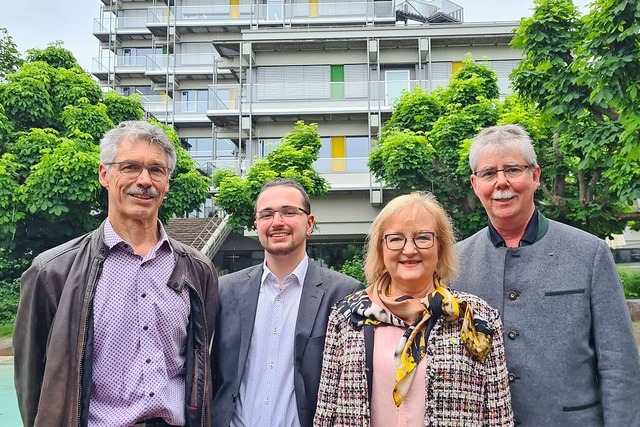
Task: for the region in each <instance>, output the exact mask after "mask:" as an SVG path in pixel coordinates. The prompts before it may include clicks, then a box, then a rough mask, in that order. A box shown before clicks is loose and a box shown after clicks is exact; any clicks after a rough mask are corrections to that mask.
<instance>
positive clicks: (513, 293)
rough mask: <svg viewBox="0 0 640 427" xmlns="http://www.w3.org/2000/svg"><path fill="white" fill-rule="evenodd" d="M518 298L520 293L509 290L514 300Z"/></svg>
mask: <svg viewBox="0 0 640 427" xmlns="http://www.w3.org/2000/svg"><path fill="white" fill-rule="evenodd" d="M516 298H518V293H517V292H516V291H509V299H510V300H511V301H513V300H515V299H516Z"/></svg>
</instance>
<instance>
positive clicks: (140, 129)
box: [100, 120, 176, 173]
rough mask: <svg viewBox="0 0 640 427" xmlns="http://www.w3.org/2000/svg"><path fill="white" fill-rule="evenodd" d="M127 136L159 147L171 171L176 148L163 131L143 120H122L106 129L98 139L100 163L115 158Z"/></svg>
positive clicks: (173, 166) (174, 161) (105, 162)
mask: <svg viewBox="0 0 640 427" xmlns="http://www.w3.org/2000/svg"><path fill="white" fill-rule="evenodd" d="M127 138H133V139H142V140H144V141H147V142H149V144H155V145H157V146H158V147H160V148H161V149H162V150H163V151H164V152H165V154H166V155H167V167H168V168H169V173H171V172H172V171H173V170H174V169H175V166H176V149H175V147H174V146H173V143H172V142H171V140H169V138H168V137H167V135H166V134H165V133H164V131H163V130H162V129H161V128H159V127H158V126H154V125H152V124H151V123H149V122H145V121H144V120H130V121H126V122H122V123H120V124H119V125H117V126H116V127H114V128H113V129H111V130H109V131H107V133H105V134H104V136H103V137H102V139H101V140H100V163H102V164H103V165H104V164H107V163H111V162H113V161H114V160H115V158H116V156H117V154H118V147H119V146H120V143H121V142H122V141H124V140H125V139H127Z"/></svg>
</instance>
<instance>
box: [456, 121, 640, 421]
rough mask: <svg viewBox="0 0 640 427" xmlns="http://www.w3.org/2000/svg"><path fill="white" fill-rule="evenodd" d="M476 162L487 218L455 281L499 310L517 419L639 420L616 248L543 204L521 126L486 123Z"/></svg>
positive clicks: (472, 156)
mask: <svg viewBox="0 0 640 427" xmlns="http://www.w3.org/2000/svg"><path fill="white" fill-rule="evenodd" d="M469 164H470V166H471V170H472V172H473V173H472V175H471V185H472V186H473V190H474V191H475V193H476V195H477V196H478V198H479V199H480V201H481V202H482V205H483V207H484V209H485V210H486V212H487V216H488V217H489V223H488V226H487V227H486V228H484V229H483V230H481V231H479V232H478V233H476V234H475V235H473V236H471V237H469V238H468V239H466V240H464V241H462V242H460V243H458V244H457V245H456V246H457V250H458V253H459V255H460V265H461V269H460V274H459V277H458V279H457V280H456V281H454V282H453V283H452V285H451V286H452V288H454V289H456V290H459V291H465V292H469V293H473V294H475V295H478V296H479V297H481V298H483V299H484V300H486V301H487V302H488V303H489V304H490V305H492V306H493V307H496V308H497V309H498V310H499V311H500V314H501V316H502V321H503V324H504V329H505V351H506V357H507V368H508V370H509V382H510V388H511V401H512V404H513V412H514V416H515V420H516V425H521V426H551V427H553V426H558V427H560V426H563V427H564V426H604V425H607V426H640V416H639V414H638V407H640V362H639V359H638V350H637V348H636V344H635V340H634V337H633V332H632V328H631V320H630V316H629V311H628V309H627V305H626V303H625V300H624V295H623V291H622V285H621V283H620V279H619V277H618V274H617V272H616V269H615V265H614V262H613V257H612V255H611V251H610V250H609V248H608V247H607V245H606V244H605V242H604V241H603V240H602V239H598V238H596V237H595V236H592V235H590V234H588V233H586V232H584V231H581V230H578V229H576V228H573V227H570V226H568V225H565V224H561V223H558V222H555V221H552V220H549V219H547V218H546V217H545V216H544V215H542V213H541V212H539V211H538V209H537V208H536V206H535V204H534V193H535V191H536V190H537V188H538V187H539V185H540V174H541V170H540V166H539V165H538V163H537V160H536V154H535V152H534V149H533V145H532V143H531V139H530V137H529V135H528V134H527V133H526V132H525V131H524V129H522V128H521V127H520V126H517V125H506V126H494V127H490V128H487V129H484V130H483V131H481V132H480V133H479V134H478V135H477V136H476V138H475V139H474V140H473V143H472V145H471V150H470V153H469Z"/></svg>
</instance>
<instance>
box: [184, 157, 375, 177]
mask: <svg viewBox="0 0 640 427" xmlns="http://www.w3.org/2000/svg"><path fill="white" fill-rule="evenodd" d="M190 153H191V152H190ZM191 155H192V157H194V158H196V159H197V160H198V163H199V164H200V167H201V168H203V169H205V170H206V171H207V172H213V171H214V170H216V169H229V170H232V171H235V172H237V173H245V172H246V171H247V170H248V169H249V168H250V167H251V166H252V165H253V161H252V160H251V159H242V160H239V159H231V158H223V159H220V158H219V159H215V160H214V159H206V160H205V159H204V157H203V156H196V155H194V153H191ZM368 161H369V157H324V158H320V159H318V160H316V161H315V162H314V164H313V167H314V168H315V169H316V170H317V171H318V172H320V173H321V174H338V173H339V174H342V173H364V172H369V167H368V166H367V162H368Z"/></svg>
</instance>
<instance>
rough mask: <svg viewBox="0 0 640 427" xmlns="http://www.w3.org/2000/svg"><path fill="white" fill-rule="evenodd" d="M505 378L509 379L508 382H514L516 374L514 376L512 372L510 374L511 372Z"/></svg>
mask: <svg viewBox="0 0 640 427" xmlns="http://www.w3.org/2000/svg"><path fill="white" fill-rule="evenodd" d="M507 378H508V379H509V382H510V383H513V382H515V381H516V376H515V375H514V374H511V373H510V374H509V375H508V376H507Z"/></svg>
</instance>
